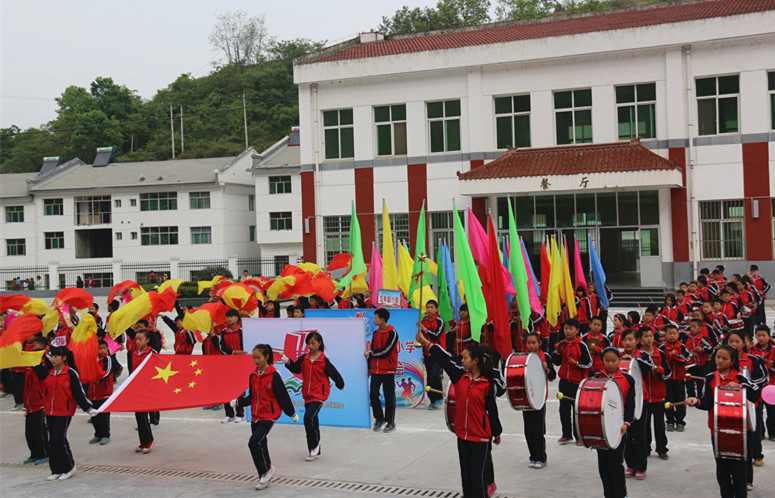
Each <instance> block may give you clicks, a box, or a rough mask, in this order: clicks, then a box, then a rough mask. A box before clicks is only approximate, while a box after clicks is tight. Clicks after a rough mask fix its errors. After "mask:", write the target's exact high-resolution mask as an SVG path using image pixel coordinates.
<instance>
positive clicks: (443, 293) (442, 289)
mask: <svg viewBox="0 0 775 498" xmlns="http://www.w3.org/2000/svg"><path fill="white" fill-rule="evenodd" d="M436 261H438V262H439V268H438V269H437V270H436V287H437V291H436V294H438V296H439V315H441V319H442V320H444V325H449V322H451V321H452V320H454V319H455V313H454V311H453V310H452V302H451V300H450V299H449V289H447V279H446V278H444V252H443V250H442V246H441V244H439V255H438V256H437V257H436Z"/></svg>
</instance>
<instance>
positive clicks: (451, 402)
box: [444, 382, 455, 433]
mask: <svg viewBox="0 0 775 498" xmlns="http://www.w3.org/2000/svg"><path fill="white" fill-rule="evenodd" d="M444 422H446V423H447V429H449V430H450V431H452V433H455V384H453V383H451V382H450V384H449V391H447V395H446V396H445V397H444Z"/></svg>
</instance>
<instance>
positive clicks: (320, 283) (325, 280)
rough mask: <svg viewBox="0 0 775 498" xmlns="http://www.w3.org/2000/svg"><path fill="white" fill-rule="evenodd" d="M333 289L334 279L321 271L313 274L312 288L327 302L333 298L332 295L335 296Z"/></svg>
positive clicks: (334, 286) (334, 285)
mask: <svg viewBox="0 0 775 498" xmlns="http://www.w3.org/2000/svg"><path fill="white" fill-rule="evenodd" d="M335 289H336V284H335V283H334V281H333V280H331V277H329V276H328V275H326V274H325V273H323V272H320V273H318V274H317V275H315V278H313V279H312V290H313V291H315V294H317V295H318V296H320V298H321V299H323V301H325V302H327V303H330V302H331V301H333V300H334V296H336V292H335Z"/></svg>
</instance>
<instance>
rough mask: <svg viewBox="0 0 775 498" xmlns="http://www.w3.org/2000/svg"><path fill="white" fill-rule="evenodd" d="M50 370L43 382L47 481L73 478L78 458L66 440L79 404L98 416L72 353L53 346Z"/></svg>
mask: <svg viewBox="0 0 775 498" xmlns="http://www.w3.org/2000/svg"><path fill="white" fill-rule="evenodd" d="M49 359H50V361H51V370H49V371H48V375H47V376H46V378H45V380H44V381H43V384H44V386H45V390H46V399H45V408H44V410H45V413H46V427H47V428H48V456H49V460H48V465H49V467H50V468H51V475H50V476H48V478H47V480H48V481H56V480H57V479H58V480H62V481H64V480H66V479H70V478H71V477H72V476H73V474H74V473H75V460H73V453H72V452H71V451H70V443H69V442H68V441H67V428H68V427H70V421H71V420H72V419H73V415H75V406H76V404H77V405H78V406H80V407H81V409H82V410H83V411H85V412H87V413H88V414H89V415H90V416H92V417H94V416H95V415H97V411H96V410H95V409H94V408H92V405H91V403H90V402H89V400H88V399H86V394H85V393H84V392H83V387H82V386H81V379H80V378H79V377H78V372H77V371H76V370H75V368H74V365H75V363H74V362H73V353H72V352H71V351H70V350H69V349H67V348H65V347H63V346H54V347H53V348H51V350H50V352H49Z"/></svg>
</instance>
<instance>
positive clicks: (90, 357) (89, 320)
mask: <svg viewBox="0 0 775 498" xmlns="http://www.w3.org/2000/svg"><path fill="white" fill-rule="evenodd" d="M97 341H98V339H97V322H95V321H94V317H93V316H92V315H91V314H90V313H83V314H82V315H81V320H80V321H79V322H78V325H76V326H75V328H74V329H73V333H72V335H71V336H70V345H69V348H70V350H71V351H72V352H73V359H74V360H75V364H76V366H77V367H78V376H79V377H80V378H81V383H82V384H88V383H90V382H97V381H98V380H100V379H101V378H102V377H103V376H104V375H105V371H104V370H103V369H102V367H101V366H100V364H99V363H98V362H97V350H98V349H99V345H98V344H97Z"/></svg>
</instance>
